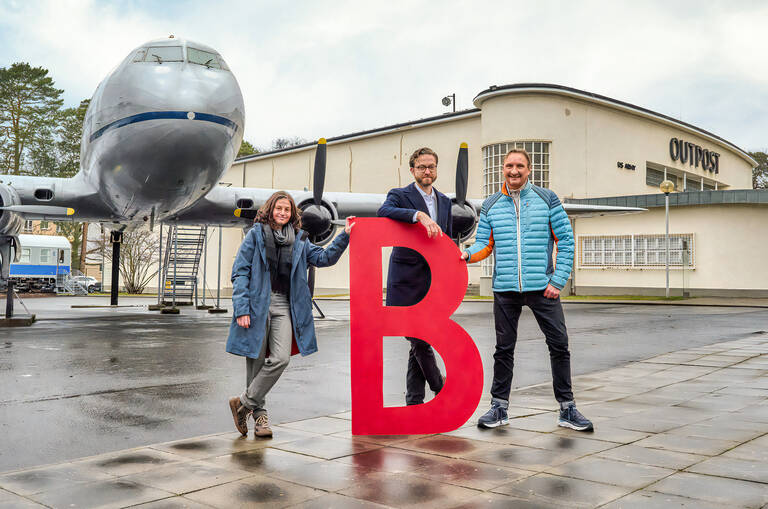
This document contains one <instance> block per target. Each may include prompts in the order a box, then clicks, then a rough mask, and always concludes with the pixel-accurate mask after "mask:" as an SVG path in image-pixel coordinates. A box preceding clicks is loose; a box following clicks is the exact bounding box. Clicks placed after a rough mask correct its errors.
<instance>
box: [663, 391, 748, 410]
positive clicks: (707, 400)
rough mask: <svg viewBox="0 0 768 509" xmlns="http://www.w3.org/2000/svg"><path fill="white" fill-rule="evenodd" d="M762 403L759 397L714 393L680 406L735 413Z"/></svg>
mask: <svg viewBox="0 0 768 509" xmlns="http://www.w3.org/2000/svg"><path fill="white" fill-rule="evenodd" d="M761 401H762V398H760V397H757V396H734V395H731V394H722V393H714V394H708V395H705V396H702V397H701V398H697V399H694V400H690V401H686V402H685V403H681V404H680V405H678V406H681V407H687V408H700V409H703V410H717V411H720V412H735V411H737V410H741V409H743V408H747V407H750V406H752V405H755V404H758V403H760V402H761Z"/></svg>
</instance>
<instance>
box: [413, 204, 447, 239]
mask: <svg viewBox="0 0 768 509" xmlns="http://www.w3.org/2000/svg"><path fill="white" fill-rule="evenodd" d="M416 219H418V221H419V222H420V223H421V224H422V225H424V228H426V229H427V236H428V237H429V238H430V239H431V238H432V237H437V236H438V235H439V236H441V237H442V236H443V230H441V229H440V226H439V225H438V224H437V223H436V222H434V221H433V220H432V218H431V217H429V214H425V213H424V212H422V211H419V212H418V213H417V214H416Z"/></svg>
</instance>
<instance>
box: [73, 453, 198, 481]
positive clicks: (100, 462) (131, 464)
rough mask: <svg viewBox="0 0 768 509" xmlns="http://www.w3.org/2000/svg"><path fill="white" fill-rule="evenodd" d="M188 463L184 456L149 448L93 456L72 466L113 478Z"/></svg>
mask: <svg viewBox="0 0 768 509" xmlns="http://www.w3.org/2000/svg"><path fill="white" fill-rule="evenodd" d="M182 461H189V459H188V458H185V457H184V456H179V455H177V454H170V453H167V452H163V451H157V450H155V449H151V448H149V447H144V448H142V449H131V450H128V451H121V452H117V453H110V454H104V455H101V456H93V457H91V458H88V459H85V460H82V461H76V462H73V465H76V466H83V467H85V468H89V469H97V470H99V471H100V472H103V473H105V474H109V475H113V476H121V475H131V474H135V473H138V472H144V471H145V470H152V469H154V468H158V467H162V466H165V465H171V464H173V463H180V462H182Z"/></svg>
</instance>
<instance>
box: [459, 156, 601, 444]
mask: <svg viewBox="0 0 768 509" xmlns="http://www.w3.org/2000/svg"><path fill="white" fill-rule="evenodd" d="M503 173H504V183H503V185H502V189H501V191H499V192H497V193H495V194H493V195H491V196H489V197H488V198H487V199H486V200H485V202H483V207H482V210H481V211H480V224H479V225H478V227H477V236H476V239H475V243H474V244H473V245H472V246H471V247H470V248H469V249H468V250H467V251H465V252H463V253H462V254H461V256H462V258H463V259H464V260H467V261H468V262H469V263H475V262H479V261H480V260H482V259H484V258H486V257H487V256H488V255H490V254H491V252H494V254H495V266H494V268H493V314H494V320H495V325H496V353H494V355H493V358H494V364H493V386H492V387H491V396H492V398H491V409H490V410H489V411H488V412H486V413H485V414H484V415H483V416H482V417H480V419H478V422H477V424H478V426H481V427H486V428H495V427H496V426H500V425H503V424H509V418H508V417H507V409H508V407H509V393H510V390H511V388H512V370H513V367H514V355H515V343H516V342H517V323H518V320H519V318H520V312H521V311H522V308H523V306H528V307H529V308H531V311H533V314H534V316H535V317H536V321H537V322H538V324H539V328H541V331H542V332H543V333H544V337H545V338H546V342H547V346H548V347H549V358H550V364H551V367H552V385H553V388H554V392H555V399H557V401H558V402H559V403H560V417H559V419H558V424H559V425H560V426H563V427H568V428H572V429H575V430H578V431H592V430H593V429H594V427H593V426H592V423H591V422H590V421H589V419H587V418H586V417H584V416H583V415H582V414H581V413H580V412H579V411H578V410H577V409H576V405H575V403H574V400H573V392H572V390H571V354H570V351H569V350H568V332H567V330H566V328H565V317H564V315H563V307H562V305H561V304H560V290H562V288H563V287H564V286H565V284H566V282H567V281H568V277H569V275H570V273H571V267H572V265H573V251H574V249H573V246H574V242H573V230H572V229H571V223H570V221H569V220H568V216H567V215H566V213H565V210H563V206H562V205H561V204H560V200H559V199H558V198H557V196H556V195H555V193H553V192H552V191H550V190H549V189H544V188H541V187H538V186H535V185H533V184H531V183H530V182H529V181H528V176H529V175H530V173H531V159H530V157H529V156H528V153H527V152H526V151H525V150H519V149H515V150H510V151H509V152H508V153H507V155H506V157H505V158H504V169H503ZM555 248H556V249H557V256H556V259H555V260H553V259H552V258H553V252H554V250H555Z"/></svg>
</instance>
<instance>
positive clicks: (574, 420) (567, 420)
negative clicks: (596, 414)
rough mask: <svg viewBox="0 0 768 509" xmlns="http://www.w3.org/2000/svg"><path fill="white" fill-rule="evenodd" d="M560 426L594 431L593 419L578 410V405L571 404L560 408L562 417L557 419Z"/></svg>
mask: <svg viewBox="0 0 768 509" xmlns="http://www.w3.org/2000/svg"><path fill="white" fill-rule="evenodd" d="M557 425H558V426H562V427H564V428H571V429H575V430H576V431H594V429H595V428H594V426H592V421H590V420H589V419H587V418H586V417H584V416H583V415H581V412H579V411H578V410H576V406H574V405H569V406H567V407H565V408H563V409H562V410H560V418H559V419H558V421H557Z"/></svg>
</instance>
